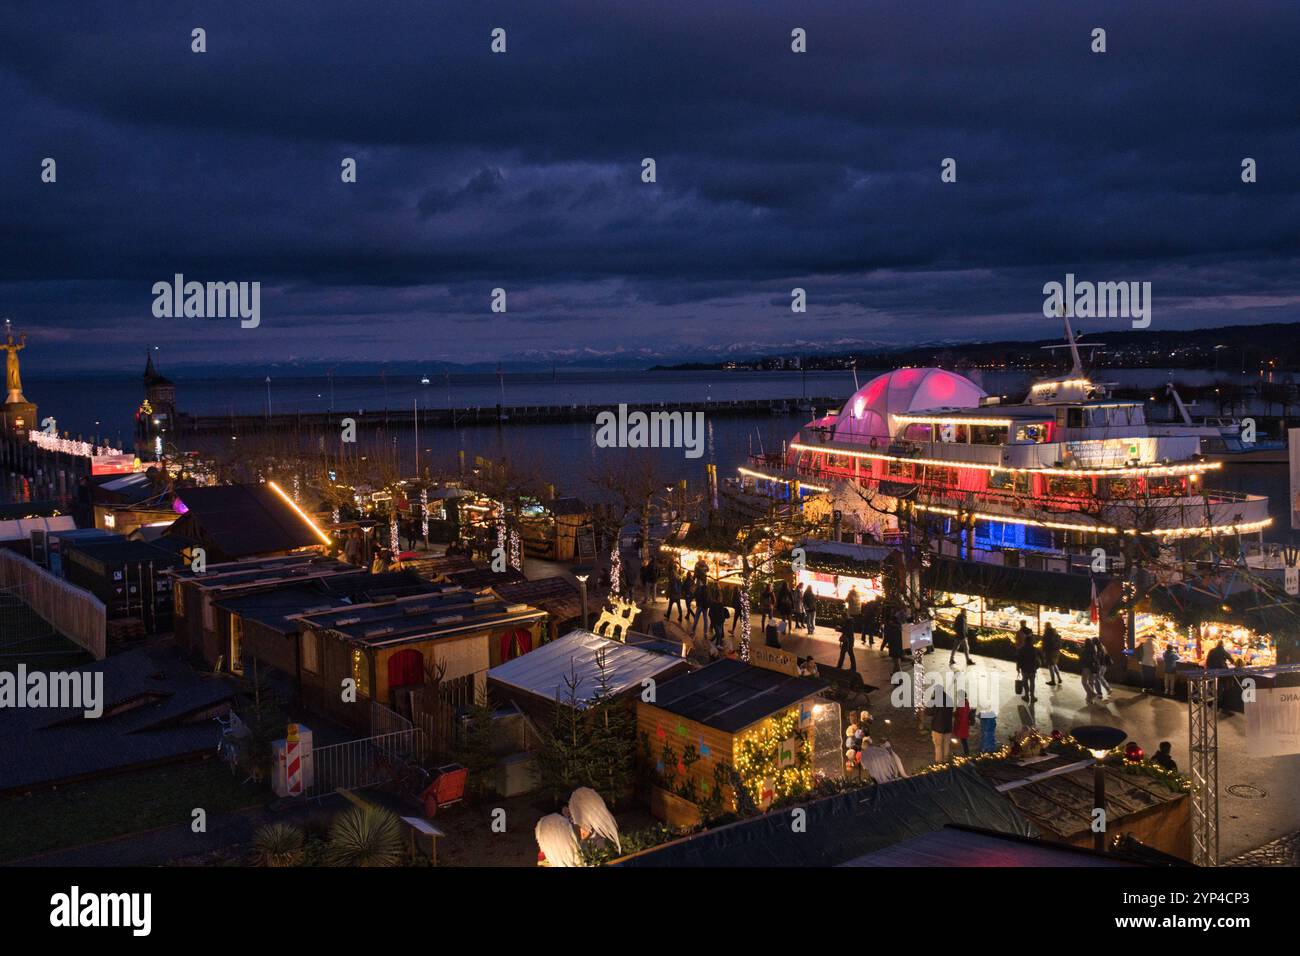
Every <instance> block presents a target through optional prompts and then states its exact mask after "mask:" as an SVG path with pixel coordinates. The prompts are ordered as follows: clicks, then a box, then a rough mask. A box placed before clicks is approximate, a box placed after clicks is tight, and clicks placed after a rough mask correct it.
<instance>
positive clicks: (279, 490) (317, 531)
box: [266, 481, 334, 545]
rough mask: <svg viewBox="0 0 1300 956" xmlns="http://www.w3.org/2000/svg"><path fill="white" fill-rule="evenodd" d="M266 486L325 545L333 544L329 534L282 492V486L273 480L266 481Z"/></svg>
mask: <svg viewBox="0 0 1300 956" xmlns="http://www.w3.org/2000/svg"><path fill="white" fill-rule="evenodd" d="M266 486H267V487H268V488H270V489H271V490H272V491H274V492H275V493H276V494H277V495H279V496H280V499H281V500H282V501H283V502H284V503H285V504H287V505H288V506H289V507H290V508H292V509H293V511H294V513H295V514H296V515H297V516H298V517H299V518H301V519H302V520H303V521H305V522H306V523H307V527H309V528H311V530H312V531H313V532H315V534H316V537H318V538H320V539H321V541H322V542H323V543H324V544H327V545H328V544H333V543H334V542H332V541H330V538H329V535H327V534H326V533H325V532H324V531H322V530H321V529H320V528H319V527H318V526H317V524H316V522H314V521H312V520H311V518H309V517H307V513H306V512H305V511H303V510H302V509H301V508H299V507H298V505H297V504H296V503H295V502H294V500H293V499H292V498H290V497H289V496H288V495H286V494H285V493H284V489H283V488H281V487H280V486H279V485H277V484H276V483H275V482H274V481H268V482H267V483H266Z"/></svg>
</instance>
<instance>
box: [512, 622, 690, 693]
mask: <svg viewBox="0 0 1300 956" xmlns="http://www.w3.org/2000/svg"><path fill="white" fill-rule="evenodd" d="M602 651H603V652H604V654H605V669H606V675H607V677H608V681H609V687H610V691H611V692H613V693H615V694H617V693H621V692H622V691H625V690H628V689H631V688H633V687H638V688H639V687H640V686H641V681H642V680H644V679H645V678H647V677H655V678H657V677H658V676H659V675H660V674H662V673H663V672H664V671H666V670H668V669H670V668H672V667H675V666H677V665H679V664H681V658H679V657H672V656H670V655H668V654H661V653H659V652H658V651H651V650H646V649H645V648H642V647H636V646H634V645H630V644H623V643H620V642H619V641H611V640H610V639H608V638H605V637H601V636H600V635H599V634H593V633H591V631H584V630H575V631H570V632H569V633H568V634H565V635H564V636H563V637H560V638H557V639H555V640H553V641H551V642H550V643H549V644H543V645H542V646H541V647H539V648H537V649H536V650H534V651H530V652H529V653H527V654H524V655H523V656H522V657H516V658H515V659H514V660H512V661H506V662H505V663H504V664H499V665H498V666H496V667H494V668H492V669H491V670H490V671H488V677H489V678H490V679H491V680H494V681H496V682H497V683H499V684H505V685H506V686H509V687H515V688H518V689H519V690H522V691H526V692H527V693H529V694H534V695H536V696H538V697H545V698H547V699H549V700H554V699H556V697H558V698H559V699H560V700H561V701H564V702H567V701H568V699H569V687H568V684H567V683H566V680H567V679H570V678H572V677H573V676H575V675H576V677H577V681H578V683H577V687H576V691H575V696H576V697H577V700H578V706H580V707H585V706H586V705H587V703H588V702H589V701H590V700H591V698H592V697H593V696H595V694H596V692H597V691H598V690H599V689H600V669H599V667H598V666H597V663H596V659H597V655H598V654H600V653H601V652H602Z"/></svg>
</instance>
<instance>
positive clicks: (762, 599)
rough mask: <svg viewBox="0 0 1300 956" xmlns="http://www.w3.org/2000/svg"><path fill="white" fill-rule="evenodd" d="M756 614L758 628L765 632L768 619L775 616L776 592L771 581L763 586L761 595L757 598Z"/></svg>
mask: <svg viewBox="0 0 1300 956" xmlns="http://www.w3.org/2000/svg"><path fill="white" fill-rule="evenodd" d="M758 613H759V615H760V616H759V620H758V626H759V627H761V628H762V629H763V630H764V631H766V630H767V622H768V619H769V618H771V617H773V616H774V615H775V614H776V592H775V591H773V590H772V582H771V581H768V582H767V583H766V584H764V585H763V593H762V594H760V595H759V596H758Z"/></svg>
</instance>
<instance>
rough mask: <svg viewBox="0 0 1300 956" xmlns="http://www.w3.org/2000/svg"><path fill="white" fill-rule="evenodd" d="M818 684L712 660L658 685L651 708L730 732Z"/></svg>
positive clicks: (812, 693)
mask: <svg viewBox="0 0 1300 956" xmlns="http://www.w3.org/2000/svg"><path fill="white" fill-rule="evenodd" d="M826 687H827V684H826V683H825V682H824V681H820V680H815V679H813V678H810V677H792V676H790V675H788V674H782V673H780V672H779V671H774V670H769V669H767V668H765V667H755V666H753V665H751V664H745V663H742V662H741V661H734V660H720V661H714V662H713V663H712V664H710V665H708V666H707V667H702V668H700V669H699V670H697V671H694V672H692V673H690V674H683V675H682V676H680V677H675V678H673V679H672V680H670V681H668V682H666V683H664V684H662V685H660V687H659V688H658V692H657V694H656V699H655V703H654V706H656V707H658V708H660V709H661V710H666V711H668V712H669V713H671V714H677V715H678V716H679V717H685V718H686V719H687V720H693V721H695V722H696V723H700V724H704V725H705V726H707V727H713V728H715V729H717V730H721V731H722V732H723V733H729V734H734V733H736V732H738V731H740V730H743V729H744V728H746V727H748V726H749V725H750V724H753V723H757V722H758V721H760V720H763V719H764V718H765V717H770V716H771V715H773V714H778V713H780V712H782V711H784V710H787V709H788V708H790V707H792V706H794V705H795V704H797V703H798V702H799V701H801V700H805V699H807V698H809V697H813V696H815V695H817V694H819V693H821V692H822V691H823V690H825V689H826Z"/></svg>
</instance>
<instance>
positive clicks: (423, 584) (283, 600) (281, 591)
mask: <svg viewBox="0 0 1300 956" xmlns="http://www.w3.org/2000/svg"><path fill="white" fill-rule="evenodd" d="M438 590H439V589H438V587H437V586H436V585H433V584H430V583H429V582H427V581H425V580H424V579H422V578H420V577H419V576H418V575H414V574H411V573H409V572H407V571H391V572H388V573H386V574H371V573H370V572H368V571H355V572H353V573H351V574H336V575H333V576H331V577H328V578H317V579H315V580H312V581H310V582H302V583H295V584H292V585H290V586H288V587H282V588H272V589H269V590H263V591H257V592H255V593H253V594H245V595H241V596H239V597H231V598H227V599H225V600H220V601H217V602H216V603H217V606H218V607H220V608H224V609H225V610H227V611H229V612H231V613H232V614H238V615H239V616H240V617H241V618H244V619H246V620H249V621H255V622H257V623H258V624H261V625H263V626H265V627H267V628H270V629H271V630H274V631H278V632H279V633H281V634H293V633H296V632H297V631H298V629H299V625H298V623H297V621H296V620H295V619H296V618H297V617H298V616H299V615H304V614H318V613H321V612H324V611H332V610H336V609H338V608H343V607H348V606H351V605H354V604H370V603H372V602H376V601H381V600H383V599H385V598H394V599H395V598H398V597H407V596H409V595H412V594H429V593H437V591H438Z"/></svg>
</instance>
